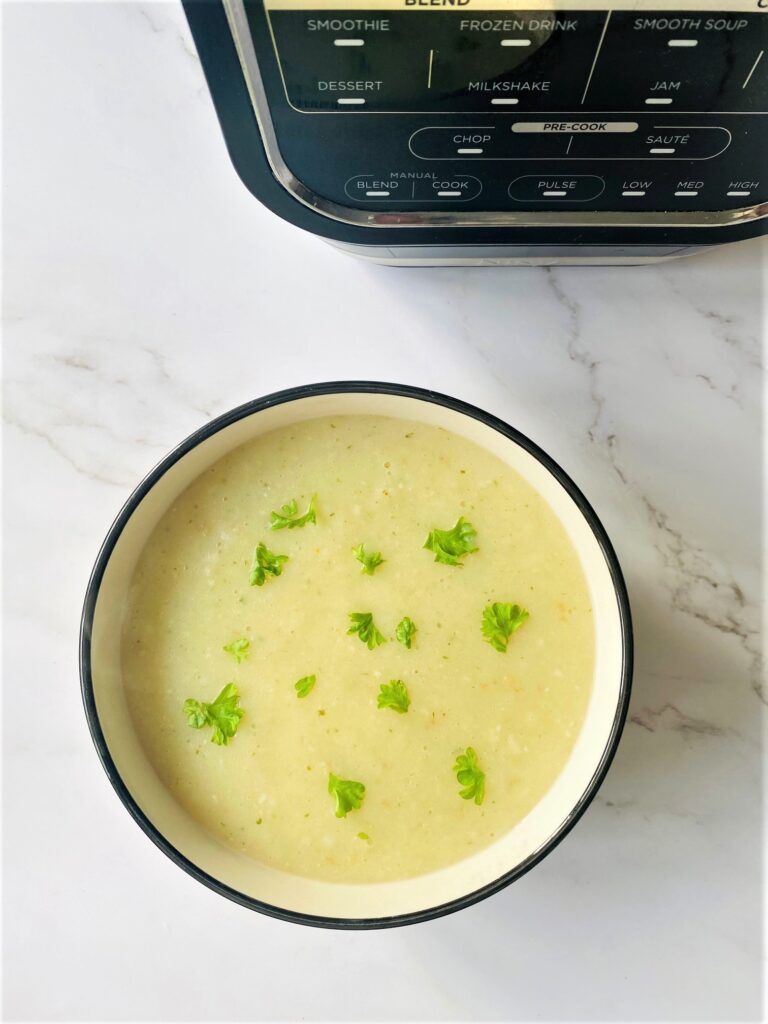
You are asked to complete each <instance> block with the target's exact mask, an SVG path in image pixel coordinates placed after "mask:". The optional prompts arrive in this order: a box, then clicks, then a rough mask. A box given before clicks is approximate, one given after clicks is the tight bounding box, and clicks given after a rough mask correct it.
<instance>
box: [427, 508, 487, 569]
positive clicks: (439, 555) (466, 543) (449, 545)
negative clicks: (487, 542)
mask: <svg viewBox="0 0 768 1024" xmlns="http://www.w3.org/2000/svg"><path fill="white" fill-rule="evenodd" d="M476 538H477V531H476V530H475V528H474V526H473V525H472V524H471V523H468V522H467V521H466V519H464V517H463V516H461V517H460V518H459V519H458V520H457V521H456V525H455V526H453V527H452V528H451V529H450V530H438V529H434V530H430V532H429V536H428V537H427V539H426V541H425V543H424V547H425V548H426V549H427V550H428V551H432V552H434V555H435V561H436V562H442V563H443V565H458V566H461V564H462V563H461V562H460V561H459V559H460V558H463V557H464V555H469V554H471V553H472V552H473V551H477V550H478V548H477V545H476V544H475V539H476Z"/></svg>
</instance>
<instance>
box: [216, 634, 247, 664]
mask: <svg viewBox="0 0 768 1024" xmlns="http://www.w3.org/2000/svg"><path fill="white" fill-rule="evenodd" d="M250 646H251V641H250V640H247V639H246V638H245V637H242V639H240V640H233V641H232V643H231V644H224V646H223V647H222V651H226V652H227V654H231V655H232V657H233V658H234V659H235V661H236V662H237V664H238V665H239V664H240V662H241V661H245V659H246V658H247V657H248V648H249V647H250Z"/></svg>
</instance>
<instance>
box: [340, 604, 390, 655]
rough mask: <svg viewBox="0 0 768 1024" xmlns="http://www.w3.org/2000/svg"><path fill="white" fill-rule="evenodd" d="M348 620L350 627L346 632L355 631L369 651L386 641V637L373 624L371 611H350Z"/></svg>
mask: <svg viewBox="0 0 768 1024" xmlns="http://www.w3.org/2000/svg"><path fill="white" fill-rule="evenodd" d="M349 621H350V627H349V629H348V630H347V634H348V635H351V634H354V633H357V635H358V637H359V638H360V640H361V641H362V642H363V643H364V644H366V645H367V647H368V650H369V651H372V650H374V648H376V647H379V646H380V644H385V643H386V642H387V638H386V637H385V636H384V635H383V634H382V633H380V632H379V630H378V629H377V628H376V626H375V625H374V622H373V612H350V613H349Z"/></svg>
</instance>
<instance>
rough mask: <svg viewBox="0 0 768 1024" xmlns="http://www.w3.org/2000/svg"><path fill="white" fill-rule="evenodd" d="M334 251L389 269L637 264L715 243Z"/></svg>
mask: <svg viewBox="0 0 768 1024" xmlns="http://www.w3.org/2000/svg"><path fill="white" fill-rule="evenodd" d="M325 241H326V242H328V243H329V244H330V245H332V246H333V247H334V248H335V249H339V250H340V251H341V252H344V253H347V254H348V255H350V256H355V257H356V258H357V259H362V260H367V261H368V262H369V263H379V264H381V265H382V266H385V267H567V266H582V267H606V266H607V267H610V266H616V267H638V266H643V265H644V264H646V263H662V262H665V261H667V260H675V259H680V258H681V257H683V256H692V255H694V254H696V253H700V252H706V250H707V249H709V248H711V246H707V245H686V246H682V247H681V246H672V245H670V246H624V247H613V246H605V245H595V246H589V245H585V246H581V247H580V248H579V249H577V250H574V249H573V248H564V247H560V246H519V245H518V246H515V245H480V246H463V245H462V246H450V245H430V246H419V245H414V246H406V245H403V246H384V245H357V244H355V243H350V242H339V241H337V240H332V239H325Z"/></svg>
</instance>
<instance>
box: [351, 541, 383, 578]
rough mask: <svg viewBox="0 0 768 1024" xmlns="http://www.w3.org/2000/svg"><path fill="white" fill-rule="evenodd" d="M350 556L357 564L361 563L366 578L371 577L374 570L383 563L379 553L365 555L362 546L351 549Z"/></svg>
mask: <svg viewBox="0 0 768 1024" xmlns="http://www.w3.org/2000/svg"><path fill="white" fill-rule="evenodd" d="M352 554H353V555H354V556H355V558H356V559H357V560H358V562H361V563H362V566H363V569H362V571H363V572H364V573H365V575H366V576H373V572H374V569H377V568H378V567H379V566H380V565H381V563H382V562H383V561H384V559H383V558H382V557H381V553H380V552H378V551H375V552H373V553H372V554H370V555H366V553H365V545H364V544H358V545H357V547H356V548H352Z"/></svg>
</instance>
